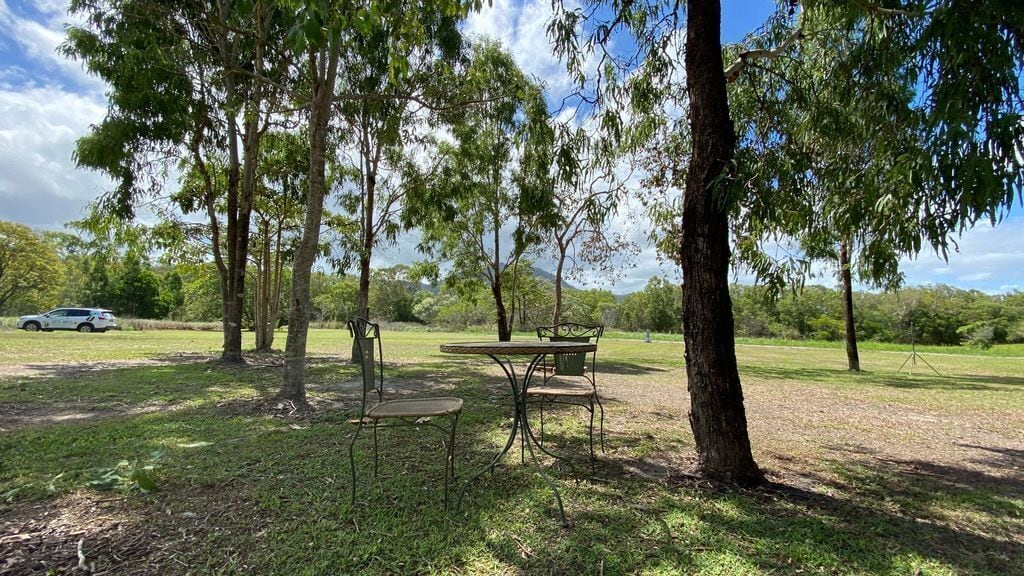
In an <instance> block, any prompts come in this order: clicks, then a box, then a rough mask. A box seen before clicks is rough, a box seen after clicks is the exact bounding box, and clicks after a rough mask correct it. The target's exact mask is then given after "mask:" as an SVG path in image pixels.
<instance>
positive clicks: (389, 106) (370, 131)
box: [337, 25, 461, 352]
mask: <svg viewBox="0 0 1024 576" xmlns="http://www.w3.org/2000/svg"><path fill="white" fill-rule="evenodd" d="M437 32H438V35H437V38H436V41H437V42H439V43H444V44H446V45H445V46H444V52H445V53H446V54H448V55H449V57H450V56H452V55H456V54H458V53H459V52H460V49H461V40H460V39H459V37H458V34H456V33H455V32H454V31H453V30H452V29H448V30H445V29H442V28H438V29H437ZM392 33H394V30H392V28H391V27H390V26H386V25H384V26H376V27H373V28H372V29H369V30H368V31H367V32H366V33H364V34H360V35H357V36H355V37H354V38H353V41H352V45H351V46H350V48H349V49H348V51H347V53H346V56H345V66H343V67H342V70H341V75H342V78H341V82H342V84H343V85H345V86H348V87H351V89H353V90H357V91H358V92H360V93H362V94H373V95H374V97H373V98H350V97H344V98H342V99H341V101H339V102H338V104H337V109H338V112H339V114H340V117H341V118H340V120H341V122H342V123H343V125H344V126H345V127H346V128H347V133H346V136H347V138H345V139H344V140H343V143H344V144H347V145H348V146H349V147H351V148H353V149H354V150H355V152H356V154H355V156H356V157H357V158H358V170H357V171H358V174H359V179H358V184H359V185H358V186H357V187H355V188H354V189H352V190H351V191H346V190H343V191H342V193H341V198H340V201H339V203H340V204H341V206H342V207H343V208H344V209H345V210H346V211H347V213H348V214H351V215H352V216H353V217H354V218H355V219H356V223H357V225H356V226H352V227H350V229H351V230H352V231H354V232H356V234H355V235H352V234H343V236H342V240H343V242H344V244H345V245H346V246H345V248H346V252H347V253H349V254H352V255H355V256H356V257H357V260H358V263H357V267H358V271H359V277H358V282H359V284H358V285H359V300H358V307H357V315H358V316H361V317H368V313H369V312H368V309H369V299H370V276H371V275H370V265H371V263H372V260H373V251H374V248H376V247H377V246H378V245H379V244H380V243H381V242H386V243H394V242H395V240H396V238H397V236H398V233H399V232H400V230H401V226H400V214H401V208H402V201H403V198H404V196H405V195H406V194H407V193H409V192H410V188H411V187H413V186H414V185H415V184H414V183H413V182H409V181H408V178H407V177H406V176H407V172H408V171H407V167H408V166H409V165H410V163H411V162H412V160H411V158H410V154H411V151H412V149H414V148H417V147H418V143H419V142H421V141H422V139H423V136H424V132H423V130H422V129H423V128H424V127H425V125H426V119H427V118H426V117H427V114H426V112H428V111H427V110H426V109H425V107H429V106H431V104H430V101H431V100H432V96H433V95H432V94H431V92H432V91H434V92H436V90H437V87H436V86H432V84H433V83H434V82H435V81H436V80H437V78H438V77H440V76H444V74H438V71H439V70H438V69H442V70H443V69H445V68H447V67H448V66H449V65H450V62H449V59H448V58H437V54H435V53H433V52H432V51H431V50H430V49H427V48H429V47H428V46H426V45H424V46H423V47H422V48H424V49H423V50H421V51H419V52H417V53H413V54H410V56H409V58H408V62H407V66H408V70H407V71H406V73H404V74H394V73H393V71H392V70H391V65H392V55H391V54H390V53H389V51H388V43H389V42H390V41H391V40H390V38H389V36H390V35H391V34H392ZM353 346H354V343H353ZM353 352H355V349H354V348H353Z"/></svg>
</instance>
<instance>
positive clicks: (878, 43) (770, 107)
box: [730, 2, 1024, 370]
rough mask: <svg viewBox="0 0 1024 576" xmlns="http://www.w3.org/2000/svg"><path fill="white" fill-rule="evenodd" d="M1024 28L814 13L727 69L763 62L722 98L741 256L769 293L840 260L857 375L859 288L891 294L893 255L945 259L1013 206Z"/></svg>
mask: <svg viewBox="0 0 1024 576" xmlns="http://www.w3.org/2000/svg"><path fill="white" fill-rule="evenodd" d="M990 11H991V12H990ZM954 23H956V24H954ZM1022 23H1024V17H1022V16H1021V11H1020V10H1019V9H1018V10H1013V9H1012V7H1011V6H1010V5H1009V4H1007V3H1005V2H982V3H978V4H977V5H976V6H974V7H971V8H967V7H966V6H965V5H964V4H963V3H959V2H932V3H924V2H903V3H899V4H892V5H887V6H884V7H883V6H881V5H875V4H870V3H860V4H858V3H854V6H852V7H850V6H835V5H830V4H828V3H807V4H806V6H803V7H800V9H795V8H794V9H793V10H786V11H783V12H781V13H779V14H777V15H776V16H775V17H774V18H773V19H772V20H770V21H769V24H768V26H767V27H766V29H765V33H764V34H763V35H762V36H759V37H751V38H750V39H748V44H749V46H747V47H745V48H746V49H742V50H738V52H739V55H738V57H737V59H736V63H735V64H734V66H733V68H734V69H738V68H740V67H742V66H744V63H745V62H747V63H750V62H756V64H757V65H756V66H749V67H748V68H747V70H746V71H745V72H746V73H745V74H743V75H742V76H739V77H737V81H736V82H735V83H734V84H733V87H732V88H733V89H732V92H731V94H730V96H731V98H732V102H733V109H734V111H735V112H736V113H737V116H738V117H739V118H740V119H741V126H742V127H741V130H740V131H741V133H743V134H745V138H744V139H743V141H742V142H741V152H740V158H741V159H740V161H739V164H740V166H741V168H740V171H741V172H742V173H743V177H742V179H743V180H744V181H745V182H746V183H747V186H746V188H747V193H746V194H745V195H744V196H745V198H746V200H745V201H741V211H740V214H739V217H738V219H737V224H736V228H737V230H738V233H739V235H740V236H741V237H743V238H745V240H746V241H745V242H741V243H739V245H738V248H739V251H740V255H741V257H743V258H744V259H745V260H748V261H752V262H756V263H758V266H757V270H758V272H759V274H760V275H761V276H762V277H764V278H767V279H768V280H769V283H770V284H777V283H778V282H779V280H780V278H781V276H783V275H785V274H787V273H791V272H793V271H794V269H795V271H796V273H797V274H796V275H797V276H798V277H799V276H800V275H802V274H805V273H806V269H807V266H808V265H809V261H810V259H812V258H824V259H826V260H830V261H832V262H837V264H838V273H839V276H840V281H841V284H842V286H843V290H844V294H845V295H844V301H845V318H846V334H847V353H848V362H849V366H850V369H851V370H857V369H859V358H858V354H857V349H856V333H855V330H854V322H853V320H854V318H853V309H852V306H853V299H852V277H853V275H854V274H856V275H857V276H858V277H859V278H860V279H861V281H864V282H867V283H869V284H873V285H875V286H877V287H885V288H893V287H896V286H898V285H899V284H900V282H901V280H902V276H901V274H900V273H899V268H898V262H899V258H900V257H901V256H905V255H909V256H915V255H917V254H918V253H919V252H920V251H921V249H922V244H930V245H931V246H932V247H934V248H935V249H936V250H937V251H938V252H939V253H940V254H942V255H945V254H946V251H947V247H948V245H949V242H950V238H951V237H952V236H955V235H956V234H958V233H959V232H961V231H962V230H963V229H964V228H966V227H969V226H971V225H973V224H974V223H975V222H976V221H977V220H978V219H982V218H988V219H990V220H991V221H993V222H995V221H997V220H998V219H999V217H1000V215H1001V214H1002V213H1004V212H1005V211H1006V210H1008V209H1009V207H1010V205H1011V204H1012V202H1013V197H1014V195H1015V192H1016V195H1017V197H1019V195H1020V190H1021V184H1022V177H1021V162H1022V157H1021V153H1020V151H1021V147H1022V142H1024V127H1022V125H1021V114H1022V112H1024V104H1022V98H1021V88H1020V83H1019V82H1020V80H1019V79H1020V74H1021V71H1022V67H1024V60H1022V58H1024V47H1022V42H1021V39H1020V37H1019V31H1020V29H1021V28H1020V26H1021V24H1022ZM790 39H796V41H790ZM772 44H774V46H775V47H774V48H769V46H770V45H772ZM971 45H973V46H974V47H973V48H971V47H970V46H971ZM744 54H746V55H747V56H744ZM756 55H760V56H756ZM955 58H959V59H960V60H959V61H957V60H955ZM965 66H966V67H967V69H966V70H965V69H964V67H965ZM765 94H771V98H765V97H764V95H765ZM780 235H781V236H787V237H790V238H793V239H796V240H797V241H798V242H799V245H800V247H801V251H800V256H801V257H800V258H797V259H796V260H797V263H796V266H793V262H792V259H791V260H790V261H787V262H777V261H773V259H771V258H768V257H766V256H765V254H764V251H763V250H761V244H762V242H763V241H764V240H765V239H766V238H773V237H777V236H780Z"/></svg>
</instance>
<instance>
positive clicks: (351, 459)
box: [348, 422, 363, 506]
mask: <svg viewBox="0 0 1024 576" xmlns="http://www.w3.org/2000/svg"><path fill="white" fill-rule="evenodd" d="M362 430H363V423H362V422H359V427H358V428H356V431H355V432H353V433H352V440H350V441H349V443H348V464H349V468H350V469H351V471H352V505H353V506H355V504H356V456H355V448H356V439H357V438H359V432H361V431H362Z"/></svg>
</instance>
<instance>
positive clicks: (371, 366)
mask: <svg viewBox="0 0 1024 576" xmlns="http://www.w3.org/2000/svg"><path fill="white" fill-rule="evenodd" d="M348 333H349V335H351V336H352V338H353V339H354V340H355V343H356V354H357V356H358V358H359V360H360V362H359V368H360V370H361V371H362V374H363V386H362V402H361V403H360V405H359V417H360V418H362V417H363V416H365V415H366V395H367V393H368V392H376V393H377V402H378V403H379V402H383V401H384V353H383V351H382V348H381V342H380V326H378V325H377V324H374V323H373V322H370V321H369V320H367V319H366V318H354V319H352V320H349V321H348Z"/></svg>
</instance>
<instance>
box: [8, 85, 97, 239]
mask: <svg viewBox="0 0 1024 576" xmlns="http://www.w3.org/2000/svg"><path fill="white" fill-rule="evenodd" d="M105 112H106V106H105V104H104V103H103V102H102V101H98V100H97V99H95V98H94V97H92V96H84V95H80V94H73V93H70V92H65V91H62V90H59V89H56V88H31V89H26V90H23V91H20V92H16V91H11V90H6V89H5V90H0V219H3V220H13V221H17V222H21V223H24V224H27V225H29V226H34V227H45V228H57V227H60V226H61V225H62V224H64V222H67V221H68V220H73V219H76V218H79V217H81V215H82V208H83V207H84V205H85V204H86V203H87V202H88V201H90V200H92V199H93V198H95V197H96V196H97V194H98V193H99V192H101V191H103V190H105V189H107V188H109V182H108V181H107V180H106V179H105V178H104V177H102V176H100V175H99V174H96V173H92V172H87V171H82V170H77V169H75V167H74V163H73V161H72V159H71V154H72V151H73V150H74V146H75V141H76V140H77V139H78V138H79V137H80V136H82V135H84V134H85V133H86V131H87V130H88V128H89V125H90V124H92V123H95V122H98V121H99V120H100V119H102V117H103V115H104V113H105Z"/></svg>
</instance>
